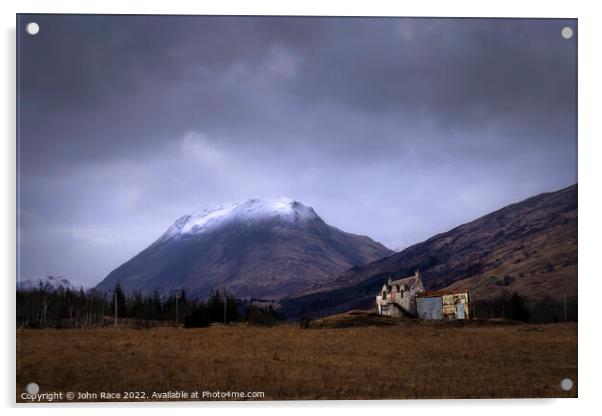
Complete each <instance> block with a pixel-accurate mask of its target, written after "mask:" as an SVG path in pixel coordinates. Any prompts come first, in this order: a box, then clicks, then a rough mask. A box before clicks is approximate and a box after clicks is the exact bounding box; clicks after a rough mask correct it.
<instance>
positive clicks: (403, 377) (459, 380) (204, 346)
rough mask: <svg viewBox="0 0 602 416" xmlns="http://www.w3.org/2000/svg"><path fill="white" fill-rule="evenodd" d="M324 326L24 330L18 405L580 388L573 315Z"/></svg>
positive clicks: (472, 394)
mask: <svg viewBox="0 0 602 416" xmlns="http://www.w3.org/2000/svg"><path fill="white" fill-rule="evenodd" d="M318 326H320V327H319V328H312V329H300V328H298V327H296V326H292V325H281V326H277V327H272V328H258V327H250V326H246V325H232V326H214V327H209V328H200V329H182V328H156V329H149V330H136V329H91V330H50V329H48V330H18V333H17V336H18V338H17V401H24V400H23V399H22V398H21V392H23V391H24V389H25V385H26V384H27V383H29V382H36V383H38V384H39V385H40V393H44V392H51V391H57V392H59V391H62V392H69V391H73V392H86V391H87V392H103V391H104V392H132V391H142V392H145V393H146V400H149V399H152V398H151V397H150V395H151V394H152V392H166V391H170V390H171V391H175V390H184V391H189V392H192V391H199V392H203V391H243V392H247V391H262V392H264V393H265V397H264V399H272V400H291V399H415V398H507V397H576V396H577V383H576V380H577V324H575V323H572V324H548V325H537V326H535V325H522V324H520V325H508V324H491V323H479V322H475V321H472V322H466V323H464V324H462V325H459V324H454V325H451V324H447V325H446V324H445V323H437V324H426V323H419V322H397V323H392V324H391V325H384V326H383V325H380V326H376V325H365V326H361V325H355V326H353V325H352V326H347V325H338V324H336V323H335V324H332V322H330V323H329V321H327V320H326V321H324V320H323V321H321V322H318ZM337 326H343V327H337ZM345 326H347V327H345ZM565 377H570V378H571V379H572V380H573V381H574V382H575V385H574V388H573V389H572V390H571V391H569V392H565V391H563V390H561V389H560V384H559V383H560V380H561V379H563V378H565ZM199 399H201V398H199ZM121 400H123V397H122V398H121Z"/></svg>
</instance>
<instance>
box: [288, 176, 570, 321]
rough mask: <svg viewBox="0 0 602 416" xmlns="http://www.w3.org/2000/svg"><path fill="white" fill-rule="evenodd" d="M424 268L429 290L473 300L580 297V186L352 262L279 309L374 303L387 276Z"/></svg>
mask: <svg viewBox="0 0 602 416" xmlns="http://www.w3.org/2000/svg"><path fill="white" fill-rule="evenodd" d="M417 268H418V269H420V270H421V272H422V279H423V283H424V286H425V287H426V289H427V290H437V289H443V288H467V289H470V290H471V296H472V298H473V299H478V298H489V297H493V296H496V295H498V294H500V293H501V292H502V291H508V292H514V291H516V292H518V293H519V294H521V295H523V296H525V297H527V298H529V299H543V298H546V297H549V298H552V299H560V298H562V297H563V296H564V295H567V296H574V295H576V294H577V185H573V186H570V187H568V188H565V189H562V190H559V191H556V192H551V193H544V194H541V195H537V196H534V197H532V198H529V199H526V200H524V201H522V202H519V203H516V204H512V205H509V206H506V207H504V208H502V209H500V210H498V211H495V212H493V213H491V214H488V215H485V216H484V217H481V218H479V219H477V220H475V221H472V222H469V223H467V224H464V225H461V226H459V227H456V228H454V229H452V230H450V231H448V232H445V233H442V234H438V235H436V236H434V237H432V238H430V239H428V240H426V241H424V242H422V243H419V244H415V245H413V246H411V247H408V248H406V249H405V250H403V251H401V252H399V253H396V254H394V255H392V256H390V257H387V258H383V259H381V260H378V261H376V262H373V263H371V264H368V265H365V266H360V267H353V268H351V269H349V270H347V271H345V272H344V273H342V274H340V275H339V276H337V277H335V278H334V279H332V280H330V281H328V282H326V283H322V284H319V285H316V286H314V287H312V288H310V289H309V290H307V291H305V292H304V293H302V294H300V295H297V296H294V297H289V298H287V299H284V300H283V301H282V302H281V304H282V307H281V308H280V313H281V314H283V315H285V316H296V315H298V314H300V313H301V312H302V311H311V313H312V314H314V315H316V316H324V315H328V314H332V313H338V312H343V311H347V310H351V309H356V308H369V307H371V306H373V304H374V297H375V296H376V293H377V292H378V290H379V288H380V287H381V285H382V283H383V282H384V281H385V280H387V278H389V277H392V278H393V279H397V278H400V277H405V276H410V275H411V274H412V273H413V272H414V270H415V269H417Z"/></svg>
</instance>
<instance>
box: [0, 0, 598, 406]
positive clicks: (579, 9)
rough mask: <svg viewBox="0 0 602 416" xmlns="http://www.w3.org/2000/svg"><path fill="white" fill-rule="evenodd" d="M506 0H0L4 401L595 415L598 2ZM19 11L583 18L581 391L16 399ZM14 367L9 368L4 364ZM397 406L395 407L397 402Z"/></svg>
mask: <svg viewBox="0 0 602 416" xmlns="http://www.w3.org/2000/svg"><path fill="white" fill-rule="evenodd" d="M576 3H577V2H570V1H568V0H566V1H554V0H552V1H542V2H535V1H532V2H526V1H524V0H506V1H497V2H484V1H473V0H455V1H444V0H439V1H436V0H432V1H420V2H417V1H416V2H407V3H406V2H401V1H398V2H387V1H381V0H370V1H352V0H321V1H316V0H305V1H296V2H293V1H283V0H281V1H278V0H255V1H248V0H246V1H245V0H231V1H216V0H211V1H198V2H187V1H179V0H147V1H145V2H137V1H131V2H128V3H126V2H125V1H124V0H105V1H100V0H96V1H86V2H82V1H81V0H79V1H77V0H53V1H52V2H49V1H43V0H20V1H18V2H17V1H12V0H11V1H8V0H5V1H3V2H1V3H0V7H1V8H2V11H3V13H2V14H1V15H0V16H1V17H0V19H1V21H2V26H3V32H2V33H3V42H2V49H3V50H2V52H3V53H2V57H3V58H4V65H2V75H3V76H2V78H1V80H2V88H1V89H0V91H3V92H4V96H3V97H2V100H1V101H0V106H1V107H2V111H1V112H0V114H1V117H2V123H1V125H2V126H3V127H4V134H3V135H2V151H1V152H0V154H1V155H2V162H3V163H1V168H0V169H1V175H2V180H1V181H0V191H1V193H2V196H3V203H2V204H1V215H0V220H1V223H0V224H1V227H0V229H1V230H3V234H2V239H1V240H0V244H1V247H0V256H1V257H0V264H1V265H3V269H4V273H3V277H2V289H3V290H2V295H3V301H4V302H3V303H2V306H3V312H4V313H3V314H2V318H3V331H2V333H3V335H4V336H3V342H2V343H1V348H2V355H1V356H2V363H3V365H2V368H3V369H5V371H4V372H3V373H4V374H2V376H1V377H0V392H1V394H2V401H1V402H2V404H3V405H4V406H5V407H12V408H11V409H9V410H10V412H11V413H12V412H14V411H19V409H21V410H27V411H32V410H33V409H36V408H37V409H39V411H41V412H43V413H44V414H51V415H53V414H61V415H62V414H79V413H81V412H82V410H84V409H83V408H85V412H86V413H90V414H98V415H100V414H102V415H105V414H106V412H107V411H110V412H114V411H116V410H118V409H121V411H124V412H125V411H127V412H128V413H130V412H131V411H133V410H136V409H137V410H138V411H144V413H146V414H148V415H153V414H157V415H158V414H161V415H163V414H165V412H166V410H167V409H170V410H169V411H170V412H171V411H172V410H173V409H175V408H178V410H181V411H183V412H184V413H188V414H198V412H199V409H198V408H201V409H204V410H201V411H211V413H231V412H232V411H233V410H234V409H235V411H237V412H240V411H241V410H243V409H244V411H245V412H248V413H250V414H257V415H262V416H263V415H265V414H266V413H268V414H272V413H273V414H276V413H282V412H283V411H286V413H287V414H305V413H307V412H308V411H311V412H314V411H318V412H319V413H326V412H328V413H331V412H333V411H335V412H339V411H340V412H345V413H346V414H358V415H359V414H361V415H364V416H365V415H366V414H367V413H368V412H370V409H371V408H374V410H373V411H374V412H391V411H403V412H404V413H405V412H407V413H409V412H420V413H421V414H441V412H444V411H445V412H447V411H451V412H454V413H461V412H463V411H474V412H478V413H483V412H487V414H488V415H504V416H506V415H507V413H508V412H515V411H542V412H545V413H546V415H556V414H557V415H563V416H565V415H566V414H568V413H573V414H576V413H578V414H582V413H583V414H589V413H594V412H595V411H599V409H600V408H602V406H601V403H600V402H601V400H600V399H599V397H600V396H601V395H600V394H599V393H598V385H599V383H600V381H599V380H600V374H601V370H602V368H601V366H600V362H601V356H602V345H601V342H600V341H601V335H600V334H599V328H600V322H599V318H598V316H599V310H598V303H599V301H598V299H597V297H598V294H599V293H602V290H600V289H601V286H602V285H601V281H602V276H601V275H600V272H599V269H600V263H599V262H598V261H597V260H598V259H597V254H598V253H597V251H598V250H597V249H598V247H599V245H600V243H599V238H600V237H599V236H600V235H602V233H601V232H602V227H601V223H602V221H601V220H600V217H601V215H602V197H601V196H600V195H601V191H600V190H601V189H602V185H601V184H600V182H599V181H598V180H599V179H602V172H601V166H602V163H600V162H599V158H600V157H602V154H601V152H600V150H601V144H600V140H601V139H602V134H601V129H600V119H601V118H602V117H600V115H599V114H598V113H599V112H600V108H599V105H598V106H597V104H598V103H599V102H600V97H601V96H602V95H601V93H602V91H601V87H600V85H601V83H600V77H599V74H602V65H601V56H600V50H601V49H602V48H600V45H599V40H601V39H602V22H601V18H600V15H599V14H598V13H597V10H596V7H595V2H581V3H579V4H576ZM16 13H119V14H237V15H245V14H249V15H263V14H265V15H347V16H446V17H466V16H480V17H565V18H578V19H579V24H578V31H579V33H578V36H579V139H578V143H579V167H578V172H579V294H580V296H579V316H580V322H579V324H580V325H579V326H580V331H579V358H580V359H579V362H580V365H579V383H578V384H579V399H535V400H532V399H521V400H434V401H428V400H421V401H353V402H350V401H327V402H325V401H314V402H262V403H259V402H252V403H250V402H245V403H232V402H219V403H216V402H204V403H177V404H176V403H169V404H155V403H145V404H139V403H132V404H90V405H87V404H73V405H64V404H56V405H44V406H43V407H42V406H39V405H38V406H37V407H36V405H33V407H32V405H15V404H14V398H15V361H14V358H15V357H14V355H15V324H14V322H15V320H14V315H15V297H14V279H15V277H14V276H15V257H16V246H15V240H16V238H15V236H16V221H15V218H16V211H15V205H16V204H15V193H16V187H15V183H16V176H15V172H16V167H15V152H16V147H15V137H16V134H15V43H16V38H15V20H16V18H15V14H16ZM6 370H9V371H6ZM393 408H396V409H395V410H394V409H393Z"/></svg>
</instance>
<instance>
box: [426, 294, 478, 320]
mask: <svg viewBox="0 0 602 416" xmlns="http://www.w3.org/2000/svg"><path fill="white" fill-rule="evenodd" d="M416 309H417V314H418V318H419V319H470V295H469V292H468V290H466V289H460V290H440V291H430V292H422V293H420V294H419V295H418V296H417V298H416Z"/></svg>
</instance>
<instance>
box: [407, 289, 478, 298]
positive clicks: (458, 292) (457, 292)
mask: <svg viewBox="0 0 602 416" xmlns="http://www.w3.org/2000/svg"><path fill="white" fill-rule="evenodd" d="M463 293H469V291H468V289H442V290H429V291H426V292H422V293H420V294H418V296H417V297H419V298H434V297H440V296H445V295H461V294H463Z"/></svg>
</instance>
